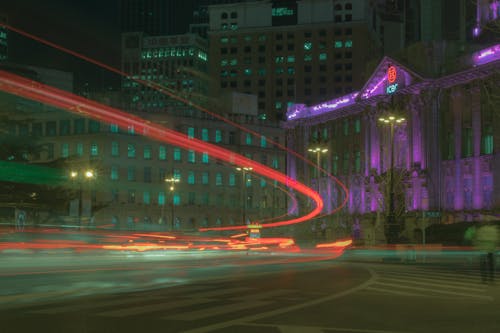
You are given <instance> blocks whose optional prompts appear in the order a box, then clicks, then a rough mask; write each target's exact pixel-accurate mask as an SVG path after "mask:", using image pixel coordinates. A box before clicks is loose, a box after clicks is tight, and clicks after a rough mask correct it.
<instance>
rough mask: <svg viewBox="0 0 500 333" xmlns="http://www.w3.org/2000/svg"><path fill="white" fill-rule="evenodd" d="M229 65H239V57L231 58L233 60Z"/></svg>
mask: <svg viewBox="0 0 500 333" xmlns="http://www.w3.org/2000/svg"><path fill="white" fill-rule="evenodd" d="M229 65H231V66H236V65H238V59H231V61H230V62H229Z"/></svg>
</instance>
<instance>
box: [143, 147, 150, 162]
mask: <svg viewBox="0 0 500 333" xmlns="http://www.w3.org/2000/svg"><path fill="white" fill-rule="evenodd" d="M144 159H145V160H150V159H151V145H145V146H144Z"/></svg>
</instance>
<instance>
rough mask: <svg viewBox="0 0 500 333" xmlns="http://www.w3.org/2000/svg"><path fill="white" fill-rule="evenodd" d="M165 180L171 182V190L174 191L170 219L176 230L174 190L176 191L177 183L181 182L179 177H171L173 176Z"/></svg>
mask: <svg viewBox="0 0 500 333" xmlns="http://www.w3.org/2000/svg"><path fill="white" fill-rule="evenodd" d="M165 182H166V183H169V184H170V192H171V193H172V210H171V213H172V218H171V221H170V224H171V227H172V230H174V191H175V183H178V182H180V179H179V178H175V177H171V178H165Z"/></svg>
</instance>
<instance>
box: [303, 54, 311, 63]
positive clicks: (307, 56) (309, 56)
mask: <svg viewBox="0 0 500 333" xmlns="http://www.w3.org/2000/svg"><path fill="white" fill-rule="evenodd" d="M311 60H312V55H310V54H304V61H311Z"/></svg>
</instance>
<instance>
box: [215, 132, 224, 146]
mask: <svg viewBox="0 0 500 333" xmlns="http://www.w3.org/2000/svg"><path fill="white" fill-rule="evenodd" d="M220 142H222V131H221V130H215V143H220Z"/></svg>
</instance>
